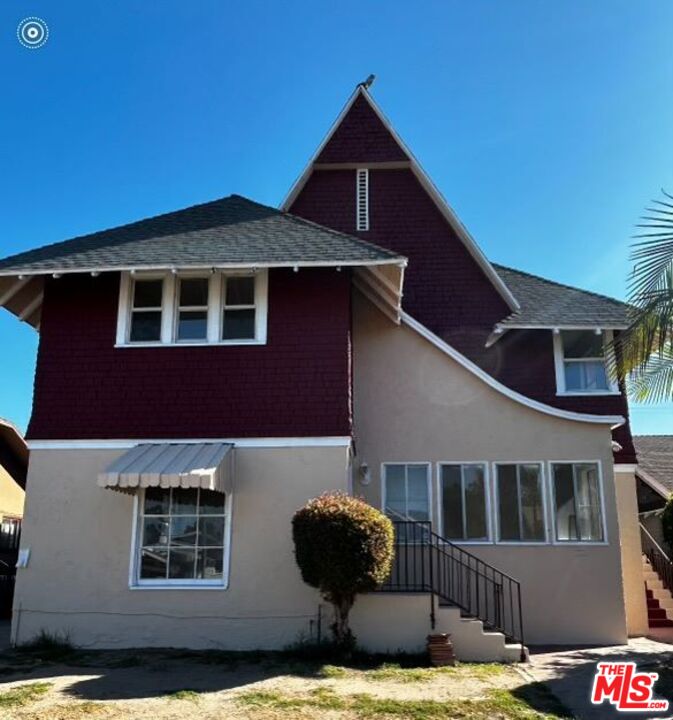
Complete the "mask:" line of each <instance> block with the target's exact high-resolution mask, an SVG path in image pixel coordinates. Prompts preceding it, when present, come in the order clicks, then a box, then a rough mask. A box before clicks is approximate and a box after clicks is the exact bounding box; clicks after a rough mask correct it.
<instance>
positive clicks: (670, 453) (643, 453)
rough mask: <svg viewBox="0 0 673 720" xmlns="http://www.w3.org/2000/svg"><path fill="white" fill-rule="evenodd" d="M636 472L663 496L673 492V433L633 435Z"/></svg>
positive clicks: (666, 496)
mask: <svg viewBox="0 0 673 720" xmlns="http://www.w3.org/2000/svg"><path fill="white" fill-rule="evenodd" d="M633 443H634V445H635V446H636V453H637V454H638V468H637V470H636V474H637V475H638V476H639V477H641V478H642V479H643V480H644V481H645V482H647V483H648V485H650V486H651V487H652V488H653V489H654V490H656V491H657V492H658V493H659V494H660V495H663V496H664V497H665V498H668V496H669V495H670V494H671V493H672V492H673V435H634V436H633Z"/></svg>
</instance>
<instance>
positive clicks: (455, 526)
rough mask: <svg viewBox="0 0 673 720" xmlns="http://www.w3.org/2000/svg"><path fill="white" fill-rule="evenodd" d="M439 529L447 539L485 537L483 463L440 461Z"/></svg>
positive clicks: (486, 527)
mask: <svg viewBox="0 0 673 720" xmlns="http://www.w3.org/2000/svg"><path fill="white" fill-rule="evenodd" d="M439 482H440V493H441V498H440V502H441V510H440V511H441V533H442V535H443V536H444V537H446V538H447V539H448V540H472V541H474V540H487V539H488V523H487V519H486V495H487V493H486V469H485V467H484V465H478V464H469V465H440V466H439Z"/></svg>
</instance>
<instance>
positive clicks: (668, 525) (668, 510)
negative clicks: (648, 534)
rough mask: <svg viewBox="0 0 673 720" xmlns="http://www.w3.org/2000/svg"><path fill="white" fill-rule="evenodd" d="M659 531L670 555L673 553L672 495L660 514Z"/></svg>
mask: <svg viewBox="0 0 673 720" xmlns="http://www.w3.org/2000/svg"><path fill="white" fill-rule="evenodd" d="M661 529H662V530H663V533H664V540H665V541H666V544H667V545H668V551H669V553H670V552H671V551H673V495H669V498H668V500H667V501H666V506H665V507H664V512H663V513H662V514H661Z"/></svg>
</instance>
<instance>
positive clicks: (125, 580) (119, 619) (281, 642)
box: [12, 447, 348, 649]
mask: <svg viewBox="0 0 673 720" xmlns="http://www.w3.org/2000/svg"><path fill="white" fill-rule="evenodd" d="M121 452H123V451H102V450H69V451H63V450H35V451H33V452H32V453H31V457H30V465H29V474H28V487H29V488H30V491H29V493H28V499H27V503H26V515H25V520H24V529H23V535H22V543H21V544H22V547H23V548H30V549H31V556H30V562H29V565H28V567H27V568H25V569H19V570H18V575H17V589H16V597H15V604H14V619H13V627H12V632H13V639H14V641H15V642H16V641H18V642H25V641H27V640H29V639H30V638H32V637H34V636H35V635H36V633H38V632H39V631H40V630H41V629H43V628H44V629H47V630H49V631H51V632H67V633H69V634H70V637H71V640H72V641H73V642H74V643H76V644H81V645H85V646H96V647H132V646H137V647H141V646H175V647H214V648H228V649H248V648H281V647H283V646H285V645H287V644H289V643H292V642H295V641H297V640H298V639H299V637H300V636H301V635H303V636H305V637H308V636H309V635H310V634H311V633H313V634H315V631H316V619H317V617H316V616H317V612H318V605H319V603H320V602H321V601H320V599H319V596H318V593H317V592H316V591H315V590H313V589H311V588H309V587H308V586H306V585H305V584H304V583H303V582H302V580H301V577H300V574H299V570H298V568H297V566H296V563H295V559H294V555H293V546H292V537H291V525H290V521H291V518H292V515H293V513H294V511H295V510H296V509H297V508H298V507H300V506H301V505H303V504H304V503H305V502H306V500H308V499H309V498H311V497H315V496H316V495H318V494H320V493H321V492H323V491H325V490H338V489H341V490H346V489H347V483H348V479H347V478H348V448H346V447H331V448H330V447H322V448H306V447H304V448H282V449H278V448H273V449H257V448H255V449H252V448H237V449H236V458H235V464H236V471H235V481H234V483H235V487H234V492H233V510H232V539H231V566H230V573H229V587H228V589H226V590H223V589H208V590H206V589H202V590H165V589H161V590H148V589H142V590H140V589H133V590H132V589H129V564H130V556H131V533H132V526H133V523H134V515H133V497H132V496H129V495H126V494H122V493H118V492H114V491H112V490H106V489H102V488H100V487H98V486H97V484H96V477H97V474H98V472H99V471H100V470H101V469H103V468H105V467H106V466H107V465H108V464H109V463H110V462H112V461H113V460H114V459H115V458H116V457H118V456H119V455H120V454H121ZM326 630H327V629H326V627H325V631H326Z"/></svg>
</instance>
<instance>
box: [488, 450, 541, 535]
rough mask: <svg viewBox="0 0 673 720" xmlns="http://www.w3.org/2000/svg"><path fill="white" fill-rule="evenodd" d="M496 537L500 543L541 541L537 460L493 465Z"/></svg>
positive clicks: (539, 475) (539, 473)
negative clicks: (496, 500) (496, 511)
mask: <svg viewBox="0 0 673 720" xmlns="http://www.w3.org/2000/svg"><path fill="white" fill-rule="evenodd" d="M496 480H497V494H498V536H499V540H501V541H502V542H545V540H546V532H545V522H544V498H543V494H542V468H541V466H540V465H539V464H538V463H522V464H502V465H496Z"/></svg>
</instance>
